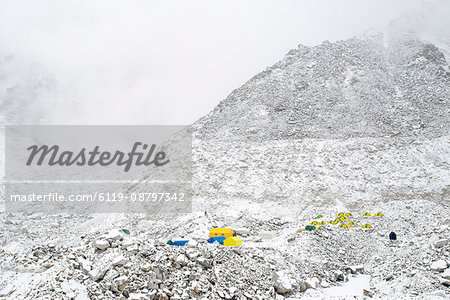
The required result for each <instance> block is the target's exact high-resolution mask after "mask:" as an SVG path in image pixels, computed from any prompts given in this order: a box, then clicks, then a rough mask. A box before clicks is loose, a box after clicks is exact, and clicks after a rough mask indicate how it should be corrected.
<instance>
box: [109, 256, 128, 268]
mask: <svg viewBox="0 0 450 300" xmlns="http://www.w3.org/2000/svg"><path fill="white" fill-rule="evenodd" d="M125 262H126V260H125V257H123V255H120V256H118V257H116V258H115V259H114V260H113V262H112V265H113V266H114V267H115V266H123V265H124V264H125Z"/></svg>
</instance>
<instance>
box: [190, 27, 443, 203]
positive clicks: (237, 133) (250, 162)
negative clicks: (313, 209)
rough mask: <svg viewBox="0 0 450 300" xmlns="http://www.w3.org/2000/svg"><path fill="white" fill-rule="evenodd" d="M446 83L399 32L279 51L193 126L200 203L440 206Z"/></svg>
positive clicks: (430, 56) (433, 58)
mask: <svg viewBox="0 0 450 300" xmlns="http://www.w3.org/2000/svg"><path fill="white" fill-rule="evenodd" d="M449 79H450V72H449V65H448V63H447V62H446V60H445V56H444V55H443V54H442V52H441V51H440V50H439V49H438V48H437V47H435V46H434V45H432V44H429V43H425V42H422V41H420V40H419V39H415V38H414V37H413V36H411V35H404V36H402V35H397V36H393V37H390V38H388V37H386V36H384V35H382V34H375V35H368V36H362V37H357V38H353V39H350V40H346V41H339V42H336V43H329V42H324V43H323V44H321V45H319V46H316V47H305V46H299V47H298V48H297V49H294V50H291V51H290V52H289V53H288V54H287V55H286V57H285V58H284V59H282V60H281V61H280V62H278V63H276V64H275V65H274V66H272V67H270V68H268V69H267V70H266V71H264V72H262V73H260V74H258V75H256V76H255V77H253V78H252V79H250V80H249V81H248V82H247V83H245V84H244V85H243V86H242V87H240V88H239V89H236V90H235V91H233V92H232V93H231V95H230V96H229V97H227V98H226V99H225V100H223V101H222V102H221V103H220V104H219V105H218V106H217V107H216V108H215V109H214V110H213V111H212V112H211V113H210V114H208V115H207V116H205V117H204V118H202V119H200V120H199V121H198V122H197V123H195V124H194V128H195V130H196V133H195V139H194V147H193V151H194V163H195V165H194V166H195V169H194V173H193V174H194V190H195V191H196V193H197V196H198V198H199V199H204V200H205V201H204V202H202V203H201V205H209V204H211V203H217V201H216V202H215V199H220V201H222V202H224V201H223V199H227V201H231V200H233V199H251V200H253V201H257V202H264V201H285V202H286V203H287V204H294V205H295V206H296V207H297V209H301V208H302V206H303V205H310V204H311V203H315V204H316V205H324V204H331V205H336V204H340V203H342V204H344V205H347V206H348V207H349V208H350V207H355V206H357V205H358V204H359V203H366V204H368V203H375V202H377V201H390V200H395V199H416V198H420V199H429V200H432V201H439V202H442V201H444V200H445V199H448V197H449V194H448V186H449V184H450V181H449V180H450V179H449V176H448V174H449V173H448V170H449V146H448V145H449V144H448V141H449V139H448V137H449V136H448V131H449V124H450V122H449V95H450V85H449V83H450V81H449ZM206 200H207V201H206Z"/></svg>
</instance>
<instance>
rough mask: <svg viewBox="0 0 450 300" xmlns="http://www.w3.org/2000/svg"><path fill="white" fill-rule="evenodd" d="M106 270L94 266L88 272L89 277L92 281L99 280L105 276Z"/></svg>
mask: <svg viewBox="0 0 450 300" xmlns="http://www.w3.org/2000/svg"><path fill="white" fill-rule="evenodd" d="M105 273H106V270H105V269H101V268H95V269H93V270H91V271H89V272H88V275H89V277H90V278H91V279H92V280H93V281H99V280H101V279H102V278H103V276H105Z"/></svg>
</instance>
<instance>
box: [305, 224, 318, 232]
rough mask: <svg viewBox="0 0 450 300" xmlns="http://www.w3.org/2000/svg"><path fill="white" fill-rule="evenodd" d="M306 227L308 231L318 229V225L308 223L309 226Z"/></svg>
mask: <svg viewBox="0 0 450 300" xmlns="http://www.w3.org/2000/svg"><path fill="white" fill-rule="evenodd" d="M305 229H306V230H308V231H313V230H315V229H316V226H311V225H308V226H306V227H305Z"/></svg>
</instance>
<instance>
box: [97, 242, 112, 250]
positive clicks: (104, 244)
mask: <svg viewBox="0 0 450 300" xmlns="http://www.w3.org/2000/svg"><path fill="white" fill-rule="evenodd" d="M93 245H94V247H95V248H97V249H100V250H105V249H108V247H109V246H110V245H109V242H108V241H106V240H95V241H94V243H93Z"/></svg>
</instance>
